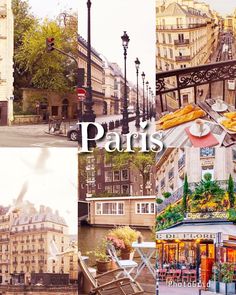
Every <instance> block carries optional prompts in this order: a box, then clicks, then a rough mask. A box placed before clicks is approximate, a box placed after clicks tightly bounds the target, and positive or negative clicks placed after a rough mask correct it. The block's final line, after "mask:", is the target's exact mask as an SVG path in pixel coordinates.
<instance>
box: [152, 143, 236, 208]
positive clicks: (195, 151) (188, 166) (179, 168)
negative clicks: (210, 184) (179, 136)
mask: <svg viewBox="0 0 236 295" xmlns="http://www.w3.org/2000/svg"><path fill="white" fill-rule="evenodd" d="M205 173H210V174H211V175H212V179H214V180H217V181H220V182H221V185H222V186H225V185H226V181H227V180H228V178H229V175H230V174H231V175H232V176H233V178H234V179H235V178H236V151H235V149H233V148H227V149H225V148H184V149H181V148H178V149H173V148H169V149H166V150H165V152H164V153H163V155H161V156H160V158H159V159H157V163H156V192H157V197H158V198H162V199H164V198H163V194H164V193H166V192H169V193H171V195H172V197H170V198H168V199H166V200H164V202H163V203H162V204H161V205H158V207H159V210H163V209H164V208H165V207H166V206H167V205H168V204H169V203H170V202H175V201H178V200H179V199H180V198H181V197H182V192H183V190H182V189H183V182H184V176H185V174H186V175H187V176H188V182H189V183H190V184H191V183H193V184H194V183H198V182H200V181H201V179H202V177H203V175H204V174H205Z"/></svg>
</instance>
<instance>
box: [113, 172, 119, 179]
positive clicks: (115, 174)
mask: <svg viewBox="0 0 236 295" xmlns="http://www.w3.org/2000/svg"><path fill="white" fill-rule="evenodd" d="M113 181H120V171H118V170H117V171H114V172H113Z"/></svg>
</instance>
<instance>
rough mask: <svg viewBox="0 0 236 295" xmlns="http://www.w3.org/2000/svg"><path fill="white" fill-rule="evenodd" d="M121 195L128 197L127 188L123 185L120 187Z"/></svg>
mask: <svg viewBox="0 0 236 295" xmlns="http://www.w3.org/2000/svg"><path fill="white" fill-rule="evenodd" d="M121 194H122V195H129V186H128V185H127V184H123V185H122V186H121Z"/></svg>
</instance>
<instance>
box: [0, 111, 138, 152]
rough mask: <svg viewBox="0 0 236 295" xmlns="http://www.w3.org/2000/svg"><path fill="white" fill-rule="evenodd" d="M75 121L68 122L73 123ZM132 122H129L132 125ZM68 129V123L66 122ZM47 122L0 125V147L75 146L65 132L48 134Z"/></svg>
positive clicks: (100, 119)
mask: <svg viewBox="0 0 236 295" xmlns="http://www.w3.org/2000/svg"><path fill="white" fill-rule="evenodd" d="M121 118H122V116H121V115H112V116H100V117H97V118H96V122H98V123H100V124H101V123H104V122H107V123H108V122H110V121H112V120H117V119H121ZM74 123H75V122H73V123H70V125H73V124H74ZM132 123H133V122H131V123H130V124H131V125H132ZM67 129H68V124H67ZM47 132H48V124H38V125H20V126H18V125H13V126H0V146H1V147H77V142H72V141H70V140H68V139H67V137H66V136H65V134H63V135H54V134H48V133H47Z"/></svg>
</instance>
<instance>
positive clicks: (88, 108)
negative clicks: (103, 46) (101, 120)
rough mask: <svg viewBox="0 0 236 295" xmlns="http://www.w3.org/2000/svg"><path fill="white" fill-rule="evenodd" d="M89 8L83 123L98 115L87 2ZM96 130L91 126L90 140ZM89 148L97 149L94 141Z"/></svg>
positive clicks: (90, 142) (88, 2)
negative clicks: (95, 106) (94, 94)
mask: <svg viewBox="0 0 236 295" xmlns="http://www.w3.org/2000/svg"><path fill="white" fill-rule="evenodd" d="M87 8H88V40H87V92H86V98H85V100H84V107H85V109H84V114H83V122H95V118H96V115H95V114H94V112H93V104H94V102H93V96H92V78H91V13H90V10H91V1H90V0H88V1H87ZM95 135H96V129H95V128H94V127H93V126H90V128H89V130H88V138H94V137H95ZM89 147H96V142H95V141H94V140H90V141H89Z"/></svg>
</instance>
